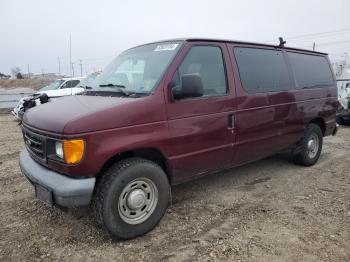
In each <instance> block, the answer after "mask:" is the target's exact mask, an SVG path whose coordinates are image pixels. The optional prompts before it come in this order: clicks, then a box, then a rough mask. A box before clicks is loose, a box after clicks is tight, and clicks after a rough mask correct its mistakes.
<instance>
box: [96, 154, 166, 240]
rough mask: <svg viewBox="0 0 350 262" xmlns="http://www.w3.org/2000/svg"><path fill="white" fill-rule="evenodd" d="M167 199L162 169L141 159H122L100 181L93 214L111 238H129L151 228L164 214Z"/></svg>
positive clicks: (164, 176) (164, 175)
mask: <svg viewBox="0 0 350 262" xmlns="http://www.w3.org/2000/svg"><path fill="white" fill-rule="evenodd" d="M169 199H170V185H169V181H168V178H167V176H166V174H165V172H164V171H163V170H162V168H161V167H160V166H158V165H157V164H155V163H154V162H152V161H149V160H146V159H142V158H130V159H125V160H122V161H120V162H118V163H116V164H114V165H113V166H111V167H110V168H109V169H108V170H107V171H106V172H105V174H104V175H103V177H102V179H101V180H100V182H99V184H98V186H97V190H96V194H95V201H94V208H95V213H96V214H97V215H98V217H99V220H100V222H101V223H102V225H103V226H104V227H105V229H106V230H107V231H108V232H109V234H110V235H111V237H112V238H113V239H130V238H134V237H137V236H141V235H143V234H145V233H147V232H148V231H150V230H151V229H153V228H154V227H155V226H156V225H157V224H158V223H159V221H160V219H161V218H162V217H163V216H164V214H165V211H166V209H167V207H168V202H169Z"/></svg>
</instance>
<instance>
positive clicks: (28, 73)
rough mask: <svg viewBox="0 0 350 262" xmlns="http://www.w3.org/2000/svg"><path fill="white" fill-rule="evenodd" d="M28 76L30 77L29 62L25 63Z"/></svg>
mask: <svg viewBox="0 0 350 262" xmlns="http://www.w3.org/2000/svg"><path fill="white" fill-rule="evenodd" d="M27 71H28V78H30V70H29V64H27Z"/></svg>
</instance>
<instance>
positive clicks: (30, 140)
mask: <svg viewBox="0 0 350 262" xmlns="http://www.w3.org/2000/svg"><path fill="white" fill-rule="evenodd" d="M22 130H23V138H24V143H25V145H26V147H27V150H28V151H29V153H31V154H32V155H33V156H34V157H35V158H37V159H38V160H39V161H42V162H44V161H45V160H46V152H45V136H42V135H39V134H37V133H34V132H33V131H30V130H29V129H27V128H23V129H22Z"/></svg>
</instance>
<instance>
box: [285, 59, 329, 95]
mask: <svg viewBox="0 0 350 262" xmlns="http://www.w3.org/2000/svg"><path fill="white" fill-rule="evenodd" d="M288 57H289V60H290V64H291V66H292V70H293V75H294V82H295V88H296V89H304V88H317V87H325V86H331V85H333V75H332V71H331V68H330V66H329V64H328V61H327V59H326V58H325V57H323V56H317V55H307V54H300V53H292V52H288Z"/></svg>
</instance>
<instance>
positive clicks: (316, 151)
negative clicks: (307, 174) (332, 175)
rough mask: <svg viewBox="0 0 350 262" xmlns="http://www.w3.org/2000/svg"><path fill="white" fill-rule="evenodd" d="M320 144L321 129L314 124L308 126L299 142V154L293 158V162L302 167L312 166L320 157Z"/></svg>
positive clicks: (321, 140) (321, 141) (321, 138)
mask: <svg viewBox="0 0 350 262" xmlns="http://www.w3.org/2000/svg"><path fill="white" fill-rule="evenodd" d="M322 144H323V134H322V130H321V128H320V127H319V126H318V125H316V124H310V125H309V126H308V127H307V129H306V132H305V135H304V137H303V139H302V140H301V141H300V146H299V152H298V153H297V154H294V156H293V160H294V162H295V163H296V164H299V165H303V166H312V165H314V164H315V163H316V162H317V160H318V159H319V157H320V155H321V151H322Z"/></svg>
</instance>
